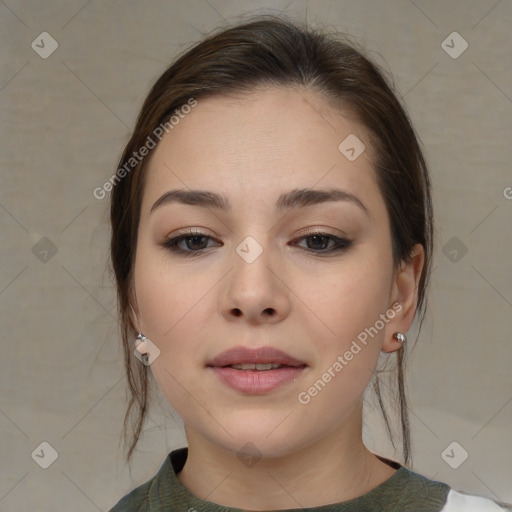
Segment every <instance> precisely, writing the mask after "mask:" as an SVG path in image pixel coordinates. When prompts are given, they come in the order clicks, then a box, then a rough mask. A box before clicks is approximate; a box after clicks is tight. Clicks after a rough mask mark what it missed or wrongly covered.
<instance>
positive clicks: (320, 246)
mask: <svg viewBox="0 0 512 512" xmlns="http://www.w3.org/2000/svg"><path fill="white" fill-rule="evenodd" d="M301 240H306V246H307V247H305V250H306V251H309V252H313V253H318V254H327V253H333V252H338V251H342V250H345V249H348V248H349V247H350V246H351V245H352V244H353V242H352V241H351V240H349V239H347V238H340V237H337V236H334V235H331V234H329V233H323V232H320V231H308V232H307V233H305V235H304V236H302V237H300V238H297V239H296V240H294V242H297V241H301ZM308 241H310V242H311V243H308ZM329 243H332V245H331V246H330V247H329ZM296 245H298V244H296ZM298 246H299V247H303V246H300V245H298Z"/></svg>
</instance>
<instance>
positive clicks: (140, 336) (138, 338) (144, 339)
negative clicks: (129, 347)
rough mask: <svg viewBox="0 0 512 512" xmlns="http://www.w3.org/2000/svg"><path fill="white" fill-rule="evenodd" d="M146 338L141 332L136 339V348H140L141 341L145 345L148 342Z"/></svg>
mask: <svg viewBox="0 0 512 512" xmlns="http://www.w3.org/2000/svg"><path fill="white" fill-rule="evenodd" d="M146 339H147V338H146V336H144V334H142V333H141V332H139V334H137V337H136V338H135V346H138V345H139V344H138V343H137V340H140V341H142V342H143V343H144V342H145V341H146Z"/></svg>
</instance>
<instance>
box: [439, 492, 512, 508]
mask: <svg viewBox="0 0 512 512" xmlns="http://www.w3.org/2000/svg"><path fill="white" fill-rule="evenodd" d="M504 510H511V509H506V508H502V507H500V506H499V505H498V504H497V503H495V502H494V501H492V500H490V499H488V498H482V497H480V496H472V495H470V494H462V493H460V492H457V491H454V490H453V489H451V490H450V492H449V493H448V498H447V500H446V504H445V506H444V507H443V508H442V509H441V511H440V512H503V511H504Z"/></svg>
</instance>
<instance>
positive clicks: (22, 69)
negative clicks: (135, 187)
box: [0, 0, 512, 512]
mask: <svg viewBox="0 0 512 512" xmlns="http://www.w3.org/2000/svg"><path fill="white" fill-rule="evenodd" d="M281 10H284V11H286V12H287V13H288V14H289V15H290V16H292V17H296V18H300V19H304V18H305V17H306V16H307V19H308V20H309V21H310V22H311V23H313V24H314V23H330V24H331V26H333V27H335V28H337V29H339V30H342V31H348V32H349V33H351V34H353V35H355V36H356V37H358V38H359V40H360V41H361V42H363V43H364V44H366V45H367V46H368V47H369V48H370V49H371V50H374V51H376V52H379V55H377V54H374V58H375V59H376V60H378V61H379V62H387V65H388V66H389V68H390V69H391V70H392V72H393V74H394V77H395V80H396V85H397V87H398V90H399V91H400V94H401V95H402V96H403V97H404V101H405V102H406V105H407V108H408V109H409V111H410V114H411V116H412V119H413V122H414V124H415V127H416V129H417V131H418V132H419V134H420V137H421V139H422V142H423V144H424V147H425V152H426V157H427V159H428V162H429V164H430V168H431V172H432V177H433V184H434V199H435V207H436V214H437V226H438V230H437V240H436V241H437V248H436V253H435V271H434V276H433V283H432V284H433V286H432V291H431V302H430V309H429V312H428V316H427V319H426V321H425V324H424V330H423V331H422V333H421V335H420V338H419V341H418V343H417V345H416V347H415V349H414V351H413V353H412V358H411V364H410V367H409V370H410V373H409V388H410V396H411V405H412V407H413V413H412V430H413V436H414V456H415V466H414V469H415V470H416V471H418V472H420V473H423V474H425V475H426V476H429V477H431V478H435V479H438V480H442V481H445V482H447V483H449V484H451V485H452V486H454V487H455V488H457V489H464V490H466V491H472V492H475V493H479V494H483V495H486V496H489V497H492V498H495V499H502V500H507V501H509V502H510V501H512V486H511V485H510V482H511V481H512V444H511V442H510V439H511V433H512V377H511V371H510V368H511V363H512V357H511V356H512V340H511V338H512V336H511V333H512V314H511V312H512V272H511V271H510V262H511V261H512V258H511V255H512V233H511V224H512V223H511V219H512V188H510V187H512V171H511V167H510V162H511V161H512V150H511V148H512V144H511V140H512V122H511V118H512V70H511V66H510V63H511V60H510V55H512V38H511V36H510V27H511V26H512V2H511V1H510V0H501V1H496V0H478V1H473V2H465V1H462V0H461V1H450V2H447V1H445V0H431V1H422V0H415V2H413V1H407V0H393V1H387V2H378V1H376V0H373V1H328V0H323V1H309V2H307V3H306V2H305V1H299V0H297V1H293V0H292V1H277V0H276V1H266V2H248V1H233V0H208V1H203V0H190V1H186V2H185V1H182V2H179V1H169V0H167V1H164V0H160V1H149V2H141V1H140V2H136V1H134V0H132V1H120V0H118V1H115V0H110V1H104V2H103V1H100V0H92V1H89V2H88V1H87V0H73V1H68V2H63V1H61V2H59V1H56V0H51V1H50V0H48V1H45V2H40V1H36V0H33V1H21V0H20V1H17V0H5V1H2V2H0V38H1V41H0V42H1V44H0V52H1V55H2V59H1V76H0V107H1V112H2V115H1V119H0V144H1V146H2V150H1V156H0V159H1V172H2V198H1V208H0V223H1V229H2V236H3V240H2V245H1V251H2V266H1V272H0V292H1V294H0V301H1V313H2V331H1V332H2V352H1V353H2V357H1V362H0V382H1V400H0V433H1V434H0V450H1V452H0V461H1V475H0V509H1V510H2V511H4V512H11V511H19V510H40V511H45V510H48V511H49V510H68V509H71V507H72V509H73V510H74V511H75V512H86V511H94V510H108V509H109V508H110V507H111V506H112V505H113V504H114V503H116V502H117V501H118V500H119V499H120V498H121V496H123V495H124V494H126V493H127V492H128V491H129V490H130V489H132V488H134V487H135V486H136V485H139V484H140V483H142V482H144V481H145V480H147V479H148V478H150V477H151V476H153V475H154V473H155V472H156V470H157V469H158V468H159V467H160V464H161V463H162V461H163V459H164V457H165V455H166V454H167V453H168V451H170V450H171V449H174V448H177V447H180V446H184V445H185V442H186V441H185V437H184V434H183V431H182V426H181V422H180V420H179V418H177V416H176V414H175V413H171V411H170V410H169V408H168V407H167V406H166V403H165V400H164V399H161V400H160V406H159V407H154V408H153V409H152V411H151V417H150V420H149V422H148V424H147V426H146V430H145V435H144V438H143V440H142V442H141V444H140V446H139V451H138V452H137V454H136V456H135V459H134V464H133V470H132V474H131V475H130V473H129V470H128V468H127V467H126V465H125V464H124V462H123V459H122V452H121V449H120V445H119V436H120V432H121V424H122V418H123V414H124V407H125V380H124V374H123V367H122V353H121V350H120V343H119V338H118V336H117V332H116V323H115V320H114V316H115V300H114V295H113V292H112V283H111V280H110V277H109V274H108V271H107V270H106V268H107V267H106V265H107V248H108V236H109V228H108V224H107V222H106V219H107V215H106V213H107V202H106V200H104V201H99V200H97V199H95V198H94V197H93V194H92V192H93V189H94V188H95V187H98V186H101V185H102V184H103V183H104V181H105V180H106V179H108V177H110V176H111V175H112V173H113V172H114V171H115V166H116V163H117V160H118V157H119V155H120V152H121V149H122V147H123V145H124V143H125V142H126V141H127V139H128V135H129V132H130V129H131V127H132V126H133V124H134V121H135V117H136V115H137V113H138V110H139V108H140V106H141V102H142V100H143V98H144V96H145V94H146V93H147V91H148V88H149V87H150V85H151V84H152V82H153V81H154V80H155V79H156V77H158V76H159V75H160V73H161V72H162V71H163V70H164V69H165V68H166V66H167V65H168V64H169V63H170V62H171V60H172V59H173V58H174V56H175V55H176V54H177V52H178V51H180V49H182V48H183V47H184V46H186V45H188V44H190V43H191V42H192V41H194V40H196V39H197V38H199V37H201V33H204V32H207V31H209V30H211V29H213V28H215V27H217V26H219V25H221V24H225V23H226V21H225V20H227V21H234V20H236V19H237V17H238V16H239V15H242V14H247V13H250V12H252V13H254V12H257V11H259V12H262V11H263V12H274V13H277V12H279V11H281ZM44 31H46V32H48V33H49V34H51V36H52V37H53V38H54V39H55V40H56V41H57V43H58V48H57V50H56V51H55V52H54V53H53V54H52V55H50V56H49V57H48V58H46V59H43V58H41V57H40V56H39V54H38V53H36V51H35V50H34V49H32V47H31V43H32V41H34V40H35V41H36V43H37V42H38V41H39V45H40V46H42V45H41V43H40V39H41V38H40V37H39V38H38V36H39V34H41V33H42V32H44ZM454 31H456V32H458V33H459V34H460V35H461V36H462V37H463V38H464V39H465V40H466V41H467V42H468V44H469V47H468V49H467V50H466V51H465V52H464V53H462V54H461V55H460V56H459V57H458V58H452V57H451V56H449V55H448V54H447V53H446V52H445V51H444V50H443V48H442V47H441V43H442V42H443V41H444V40H445V39H446V38H447V36H448V35H449V34H451V33H452V32H454ZM44 37H45V38H47V36H44ZM45 41H46V43H45V49H46V50H45V51H47V50H48V49H51V46H50V43H49V39H45ZM459 43H460V41H459V42H454V43H453V45H452V44H451V43H450V45H452V46H454V47H455V50H457V49H459V48H461V47H460V44H459ZM39 51H40V52H42V51H43V49H42V48H40V49H39ZM506 196H508V199H507V197H506ZM453 237H456V240H455V241H453V240H452V241H451V242H450V240H451V239H452V238H453ZM41 239H43V240H41ZM447 244H448V245H447ZM464 247H465V248H466V249H467V253H465V254H464V255H463V256H462V254H463V249H464ZM45 251H46V252H45ZM55 251H56V253H55V254H54V252H55ZM454 251H455V252H454ZM461 256H462V257H461ZM452 260H457V261H452ZM375 422H376V420H375V418H374V415H373V414H372V413H371V411H370V412H369V423H370V425H369V427H368V428H367V429H365V436H366V440H367V442H368V444H369V446H371V447H372V448H373V449H375V450H377V451H378V452H379V453H384V454H386V453H387V454H392V452H391V451H390V449H389V445H388V443H387V441H386V437H385V435H384V434H383V432H382V429H381V427H380V426H379V425H378V424H377V426H375V427H374V428H373V429H372V428H371V424H373V423H375ZM453 441H457V442H458V443H459V444H460V446H461V447H462V448H463V449H464V450H466V451H467V452H468V454H469V456H468V458H467V460H465V461H464V463H463V464H461V465H460V466H459V467H458V468H457V469H452V468H451V467H450V466H449V465H448V464H447V463H446V462H445V460H443V458H442V456H441V454H442V452H443V451H444V450H445V448H446V447H447V446H448V445H449V444H450V443H452V442H453ZM42 442H47V443H49V444H50V445H51V446H52V447H53V448H54V449H55V450H56V451H57V452H58V458H57V460H55V462H54V463H53V464H52V465H51V466H50V467H49V468H48V469H43V468H41V467H40V466H39V465H38V464H37V463H36V462H35V460H34V459H37V457H36V456H34V459H33V458H32V457H31V453H32V452H33V451H34V450H35V449H36V448H38V447H39V445H40V443H42ZM44 450H46V451H44ZM43 452H44V457H43V456H41V448H38V450H37V451H36V453H39V454H40V457H39V461H42V459H45V460H46V461H48V460H49V459H48V457H49V456H50V451H49V448H44V447H43ZM462 453H463V452H462V451H461V448H458V447H456V448H455V450H454V452H453V456H452V459H453V460H455V461H458V460H459V461H460V457H461V454H462ZM450 454H451V453H450ZM452 464H453V462H452Z"/></svg>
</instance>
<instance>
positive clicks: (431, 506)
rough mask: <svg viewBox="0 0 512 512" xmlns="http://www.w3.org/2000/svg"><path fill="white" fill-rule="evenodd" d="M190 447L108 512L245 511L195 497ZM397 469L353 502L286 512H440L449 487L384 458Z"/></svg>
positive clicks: (171, 456)
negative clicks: (187, 470) (189, 475)
mask: <svg viewBox="0 0 512 512" xmlns="http://www.w3.org/2000/svg"><path fill="white" fill-rule="evenodd" d="M187 455H188V448H187V447H185V448H179V449H177V450H174V451H172V452H171V453H169V454H168V456H167V457H166V459H165V461H164V463H163V464H162V466H161V468H160V469H159V471H158V473H157V474H156V475H155V476H154V477H153V478H151V479H150V480H148V481H147V482H146V483H144V484H142V485H140V486H139V487H137V488H136V489H134V490H133V491H131V492H130V493H129V494H127V495H126V496H125V497H124V498H122V499H121V500H120V501H119V503H117V505H115V506H114V507H113V508H111V509H110V510H109V512H163V511H165V512H170V511H178V510H179V511H183V512H187V511H189V510H190V512H193V509H195V510H196V511H198V512H240V511H241V510H242V509H239V508H233V507H226V506H223V505H218V504H216V503H213V502H211V501H205V500H202V499H200V498H198V497H197V496H194V495H193V494H192V493H191V492H190V491H189V490H188V489H187V488H186V487H184V486H183V485H182V483H181V482H180V481H179V479H178V477H177V474H178V473H179V472H180V471H181V470H182V469H183V467H184V465H185V461H186V460H187ZM382 460H384V461H385V462H386V463H388V464H389V465H391V466H392V467H394V468H397V469H398V470H397V471H396V472H395V473H394V474H393V475H392V476H391V477H390V478H388V480H386V481H385V482H383V483H382V484H380V485H378V486H377V487H375V488H374V489H372V490H371V491H370V492H368V493H366V494H364V495H363V496H359V497H358V498H354V499H352V500H348V501H343V502H341V503H334V504H330V505H323V506H320V507H312V508H300V509H286V510H287V512H295V511H296V512H299V511H300V512H304V511H307V510H310V511H311V512H349V511H350V512H353V511H357V512H391V511H392V512H398V511H400V512H407V511H410V512H439V511H440V510H442V508H443V506H444V505H445V503H446V500H447V496H448V493H449V492H450V487H449V486H448V485H447V484H444V483H441V482H436V481H433V480H429V479H428V478H426V477H424V476H421V475H419V474H417V473H415V472H413V471H410V470H409V469H407V468H405V467H403V466H400V465H399V464H398V463H396V462H392V461H389V460H387V459H382Z"/></svg>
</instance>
